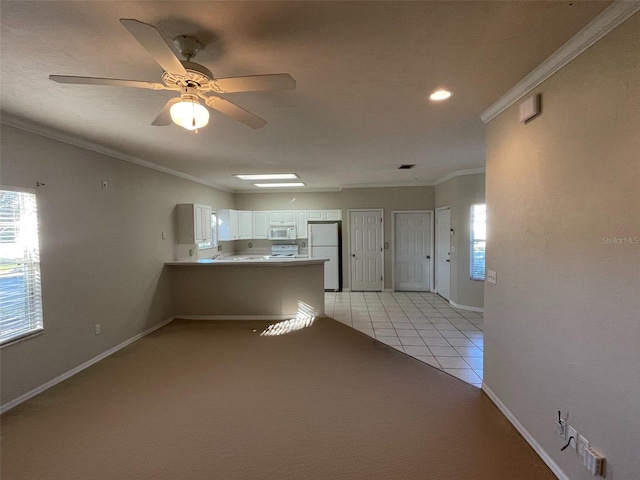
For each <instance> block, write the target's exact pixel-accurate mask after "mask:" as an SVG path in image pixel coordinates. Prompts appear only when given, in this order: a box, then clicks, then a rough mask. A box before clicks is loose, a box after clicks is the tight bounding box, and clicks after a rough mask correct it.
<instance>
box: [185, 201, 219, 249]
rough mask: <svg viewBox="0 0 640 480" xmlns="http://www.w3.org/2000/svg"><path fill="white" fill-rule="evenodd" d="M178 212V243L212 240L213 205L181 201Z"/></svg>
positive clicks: (192, 243) (190, 243)
mask: <svg viewBox="0 0 640 480" xmlns="http://www.w3.org/2000/svg"><path fill="white" fill-rule="evenodd" d="M176 209H177V213H178V243H179V244H189V245H194V244H198V243H208V242H211V239H212V236H213V230H212V229H211V211H212V210H211V207H210V206H209V205H199V204H195V203H180V204H178V205H177V206H176Z"/></svg>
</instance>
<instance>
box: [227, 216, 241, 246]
mask: <svg viewBox="0 0 640 480" xmlns="http://www.w3.org/2000/svg"><path fill="white" fill-rule="evenodd" d="M229 213H230V216H229V219H230V220H231V221H230V222H229V225H230V227H231V228H230V230H231V240H237V239H238V236H239V235H238V211H237V210H229Z"/></svg>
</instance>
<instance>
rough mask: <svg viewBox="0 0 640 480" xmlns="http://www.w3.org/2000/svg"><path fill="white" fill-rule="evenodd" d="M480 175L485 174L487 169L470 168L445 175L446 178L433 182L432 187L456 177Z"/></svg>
mask: <svg viewBox="0 0 640 480" xmlns="http://www.w3.org/2000/svg"><path fill="white" fill-rule="evenodd" d="M478 173H485V168H484V167H481V168H469V169H467V170H457V171H455V172H451V173H449V174H447V175H445V176H444V177H441V178H439V179H438V180H436V181H435V182H433V183H432V185H433V186H436V185H440V184H441V183H443V182H446V181H447V180H451V179H452V178H455V177H461V176H463V175H476V174H478Z"/></svg>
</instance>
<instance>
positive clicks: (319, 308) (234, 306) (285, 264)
mask: <svg viewBox="0 0 640 480" xmlns="http://www.w3.org/2000/svg"><path fill="white" fill-rule="evenodd" d="M325 261H326V260H324V259H317V258H313V259H310V258H272V257H271V258H270V257H266V256H265V257H262V256H239V257H220V258H216V259H207V260H199V261H173V262H167V263H166V264H165V265H167V266H168V267H170V278H171V285H172V291H173V292H174V299H175V300H174V301H175V305H174V311H175V312H176V313H177V315H176V316H177V317H181V318H189V317H191V318H203V319H206V318H214V319H215V318H220V319H222V318H244V319H253V318H255V319H269V320H276V319H287V318H293V317H295V316H296V315H297V314H300V313H303V314H305V315H308V314H313V315H322V314H324V262H325Z"/></svg>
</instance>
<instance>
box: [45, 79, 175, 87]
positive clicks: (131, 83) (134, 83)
mask: <svg viewBox="0 0 640 480" xmlns="http://www.w3.org/2000/svg"><path fill="white" fill-rule="evenodd" d="M49 80H53V81H54V82H58V83H72V84H77V85H111V86H114V87H133V88H148V89H151V90H169V89H168V88H167V87H166V86H164V85H162V84H161V83H154V82H144V81H140V80H121V79H118V78H99V77H71V76H68V75H49Z"/></svg>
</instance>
